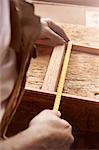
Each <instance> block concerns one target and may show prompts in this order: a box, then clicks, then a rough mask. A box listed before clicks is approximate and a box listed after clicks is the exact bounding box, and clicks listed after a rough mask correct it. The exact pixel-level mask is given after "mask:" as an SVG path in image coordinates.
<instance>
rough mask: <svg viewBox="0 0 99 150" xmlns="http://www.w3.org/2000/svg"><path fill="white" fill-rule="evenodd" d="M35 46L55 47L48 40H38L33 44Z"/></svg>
mask: <svg viewBox="0 0 99 150" xmlns="http://www.w3.org/2000/svg"><path fill="white" fill-rule="evenodd" d="M35 43H36V44H39V45H45V46H51V47H53V46H56V45H55V43H54V42H51V40H50V39H39V40H37V41H36V42H35Z"/></svg>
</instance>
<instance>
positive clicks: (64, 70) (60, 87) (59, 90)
mask: <svg viewBox="0 0 99 150" xmlns="http://www.w3.org/2000/svg"><path fill="white" fill-rule="evenodd" d="M71 50H72V42H71V41H69V42H68V45H67V50H66V54H65V57H64V62H63V67H62V71H61V75H60V80H59V84H58V88H57V95H56V98H55V102H54V107H53V110H54V111H58V109H59V106H60V101H61V96H62V91H63V88H64V82H65V77H66V73H67V67H68V63H69V58H70V54H71Z"/></svg>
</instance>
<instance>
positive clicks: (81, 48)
mask: <svg viewBox="0 0 99 150" xmlns="http://www.w3.org/2000/svg"><path fill="white" fill-rule="evenodd" d="M73 50H74V51H79V52H84V53H89V54H93V55H99V48H92V47H88V46H83V45H75V44H74V45H73Z"/></svg>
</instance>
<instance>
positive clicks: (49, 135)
mask: <svg viewBox="0 0 99 150" xmlns="http://www.w3.org/2000/svg"><path fill="white" fill-rule="evenodd" d="M60 115H61V114H60V112H54V111H52V110H44V111H42V112H41V113H40V114H39V115H37V116H36V117H35V118H34V119H33V120H32V121H31V122H30V125H29V126H30V128H31V129H33V131H34V130H35V133H36V134H35V136H36V137H39V138H38V141H36V142H37V143H36V145H34V146H33V148H35V150H36V148H37V150H43V149H46V150H65V149H69V147H70V145H71V144H72V142H73V136H72V133H71V131H72V127H71V125H70V124H69V123H68V122H67V121H65V120H63V119H60V118H59V117H60ZM32 134H33V132H31V137H32Z"/></svg>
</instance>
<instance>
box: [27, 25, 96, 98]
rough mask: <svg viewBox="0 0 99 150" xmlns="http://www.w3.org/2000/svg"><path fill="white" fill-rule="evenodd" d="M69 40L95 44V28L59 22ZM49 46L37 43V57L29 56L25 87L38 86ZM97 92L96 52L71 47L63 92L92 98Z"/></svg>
mask: <svg viewBox="0 0 99 150" xmlns="http://www.w3.org/2000/svg"><path fill="white" fill-rule="evenodd" d="M61 26H62V27H63V28H64V30H65V32H66V33H67V34H68V35H69V37H70V38H71V39H72V41H73V42H74V43H75V44H78V45H84V46H90V47H94V48H99V29H94V28H89V29H88V28H86V27H84V26H79V25H66V24H61ZM51 51H52V50H51V49H49V48H48V47H38V57H37V58H36V59H32V60H31V64H30V68H29V71H28V73H27V83H26V88H28V89H34V88H37V89H41V87H42V83H43V80H44V77H45V74H46V71H47V67H48V63H49V59H50V56H51ZM98 92H99V56H98V55H92V54H86V53H82V52H76V51H73V52H72V54H71V58H70V63H69V67H68V73H67V77H66V81H65V85H64V93H68V94H71V95H77V96H84V97H89V98H96V95H95V94H96V93H98Z"/></svg>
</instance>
